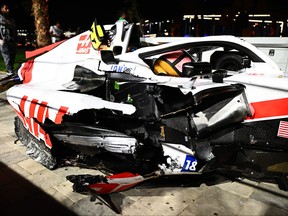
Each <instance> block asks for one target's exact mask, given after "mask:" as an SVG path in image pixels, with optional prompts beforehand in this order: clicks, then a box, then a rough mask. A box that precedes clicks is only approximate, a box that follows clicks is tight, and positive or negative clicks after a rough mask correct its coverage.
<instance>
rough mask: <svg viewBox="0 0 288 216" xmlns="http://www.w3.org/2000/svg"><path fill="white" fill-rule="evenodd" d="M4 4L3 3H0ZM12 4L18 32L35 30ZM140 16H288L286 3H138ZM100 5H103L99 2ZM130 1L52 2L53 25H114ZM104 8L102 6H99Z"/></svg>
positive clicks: (198, 0)
mask: <svg viewBox="0 0 288 216" xmlns="http://www.w3.org/2000/svg"><path fill="white" fill-rule="evenodd" d="M0 1H1V0H0ZM10 1H11V2H12V4H13V11H14V14H15V18H16V22H17V26H18V29H19V28H21V29H25V28H26V29H34V18H33V16H31V9H30V11H29V8H27V9H25V8H23V6H22V3H21V2H22V1H24V0H21V1H19V0H10ZM137 1H138V15H139V16H138V17H139V20H137V21H140V18H145V19H158V20H159V19H170V18H179V16H182V15H183V14H189V13H190V14H193V13H194V14H200V13H202V14H205V13H206V14H211V13H218V14H219V13H220V14H221V13H222V12H223V11H230V12H235V11H240V10H249V11H252V12H255V13H257V12H258V13H259V12H261V13H263V12H266V13H269V12H271V13H273V14H274V15H277V16H286V17H288V7H287V5H286V1H285V0H177V1H167V0H137ZM100 2H101V3H100ZM126 2H127V0H103V1H96V0H81V1H71V0H49V1H48V4H49V18H50V23H51V24H54V23H55V22H56V20H59V21H61V22H62V26H63V28H64V29H67V28H68V27H72V28H77V27H81V28H82V29H88V28H90V26H91V23H92V22H93V21H94V19H95V18H97V20H98V21H99V22H101V23H103V24H111V23H114V22H115V21H116V20H117V19H118V16H117V11H118V10H119V8H121V7H125V6H126V5H128V6H129V4H127V3H126ZM100 5H101V6H100Z"/></svg>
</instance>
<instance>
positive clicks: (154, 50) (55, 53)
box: [7, 22, 288, 194]
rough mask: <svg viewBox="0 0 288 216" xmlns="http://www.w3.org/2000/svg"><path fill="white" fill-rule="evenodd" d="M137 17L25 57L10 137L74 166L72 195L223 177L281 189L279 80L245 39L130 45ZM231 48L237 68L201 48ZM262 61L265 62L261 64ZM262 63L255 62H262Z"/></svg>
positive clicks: (286, 100)
mask: <svg viewBox="0 0 288 216" xmlns="http://www.w3.org/2000/svg"><path fill="white" fill-rule="evenodd" d="M133 27H134V24H129V26H128V28H127V27H126V28H125V30H124V26H123V24H121V23H118V24H117V28H116V30H117V31H116V35H115V37H113V41H109V42H107V41H108V40H109V39H107V37H106V35H107V31H108V30H107V29H105V27H103V26H101V25H97V24H96V22H94V23H93V25H92V28H91V30H88V31H86V32H83V33H81V34H79V35H77V36H75V37H73V38H71V39H69V40H66V41H64V42H62V43H60V44H58V45H57V46H56V47H54V48H53V49H51V50H50V51H49V52H46V53H43V54H41V55H38V56H37V57H34V58H32V59H30V60H28V61H27V62H25V63H23V64H22V66H21V67H20V68H19V70H18V76H19V78H20V80H21V83H17V84H16V85H14V86H12V87H10V88H9V89H8V90H7V100H8V101H9V103H10V105H11V107H12V108H13V109H14V111H15V112H16V114H17V117H16V118H15V132H16V134H17V136H18V138H19V139H20V141H21V142H22V143H23V144H24V145H26V146H27V149H28V151H27V152H28V153H29V155H30V156H31V157H32V158H34V159H35V160H37V161H38V162H40V163H41V164H43V165H44V166H45V167H47V168H49V169H57V168H58V167H63V166H79V167H85V168H90V169H94V170H100V171H102V172H103V175H91V174H89V175H88V174H87V175H85V174H83V175H70V176H67V179H68V180H69V181H71V182H72V183H73V184H74V186H73V189H74V190H75V191H77V192H81V193H82V192H85V191H93V192H94V193H95V194H110V193H115V192H119V191H123V190H127V189H129V188H132V187H134V186H136V185H138V184H140V183H143V182H145V181H147V180H151V179H156V178H158V177H161V176H166V177H167V178H169V176H171V177H172V176H183V175H184V176H188V175H190V176H196V175H198V176H199V175H202V174H205V173H213V172H218V173H223V174H225V175H226V176H231V177H233V178H238V177H240V178H248V179H251V180H255V181H265V182H273V183H276V184H278V185H279V187H280V188H281V189H282V190H287V189H288V85H287V81H288V80H287V78H285V76H284V74H283V72H281V71H280V70H278V68H277V66H276V65H275V64H274V63H273V62H271V61H270V60H269V58H268V57H266V56H265V55H264V54H263V53H261V52H260V51H259V50H258V49H257V48H255V47H254V46H252V45H251V44H249V43H247V42H245V41H243V40H241V39H239V38H236V37H233V36H210V37H205V38H191V40H185V41H177V42H171V43H167V44H162V45H157V46H147V47H138V49H136V50H135V51H133V52H127V50H128V47H129V38H130V36H131V32H132V29H133ZM219 49H224V50H235V53H236V50H237V52H238V54H239V55H240V56H241V57H242V58H243V69H242V70H241V71H239V72H233V73H232V74H230V73H229V71H227V70H224V69H217V70H215V69H214V68H213V65H212V64H211V62H209V60H204V59H202V56H204V55H202V54H203V52H213V51H216V52H217V51H219ZM261 66H262V67H261ZM259 68H260V69H259Z"/></svg>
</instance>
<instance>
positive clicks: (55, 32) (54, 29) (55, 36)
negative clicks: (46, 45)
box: [49, 21, 65, 43]
mask: <svg viewBox="0 0 288 216" xmlns="http://www.w3.org/2000/svg"><path fill="white" fill-rule="evenodd" d="M49 32H50V35H51V41H52V43H56V42H58V41H61V40H62V39H64V37H65V36H64V31H63V29H62V28H61V23H60V22H59V21H57V22H56V24H55V25H52V26H50V29H49Z"/></svg>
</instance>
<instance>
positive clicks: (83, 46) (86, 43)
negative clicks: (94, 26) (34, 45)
mask: <svg viewBox="0 0 288 216" xmlns="http://www.w3.org/2000/svg"><path fill="white" fill-rule="evenodd" d="M90 49H91V40H90V36H89V34H87V35H81V36H80V37H79V42H78V45H77V50H76V53H77V54H89V53H90Z"/></svg>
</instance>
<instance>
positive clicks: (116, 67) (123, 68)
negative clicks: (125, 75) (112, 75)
mask: <svg viewBox="0 0 288 216" xmlns="http://www.w3.org/2000/svg"><path fill="white" fill-rule="evenodd" d="M111 71H115V72H121V73H122V72H124V71H125V72H126V71H131V68H128V67H126V66H124V65H111Z"/></svg>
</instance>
